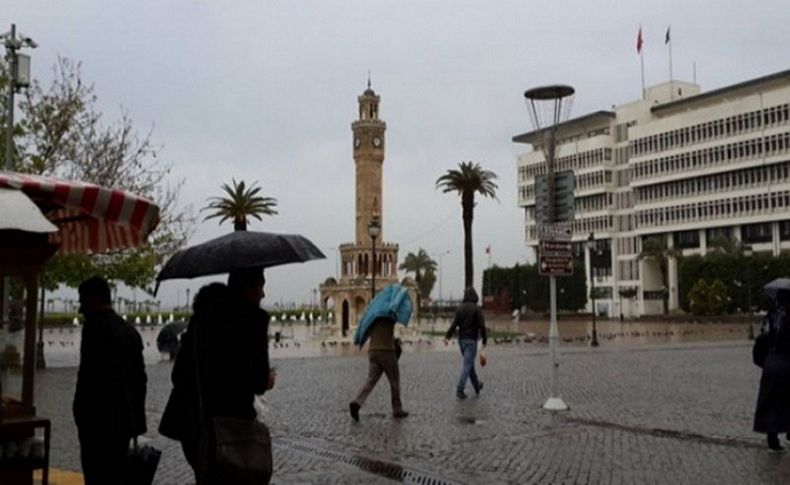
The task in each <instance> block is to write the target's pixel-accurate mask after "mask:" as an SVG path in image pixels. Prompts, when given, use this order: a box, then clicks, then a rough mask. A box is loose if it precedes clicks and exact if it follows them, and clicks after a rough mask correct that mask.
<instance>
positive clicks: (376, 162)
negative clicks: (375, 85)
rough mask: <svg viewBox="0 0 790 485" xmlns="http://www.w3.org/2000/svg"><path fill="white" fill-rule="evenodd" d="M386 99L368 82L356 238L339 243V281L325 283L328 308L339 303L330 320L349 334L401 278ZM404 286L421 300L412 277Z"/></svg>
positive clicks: (356, 136)
mask: <svg viewBox="0 0 790 485" xmlns="http://www.w3.org/2000/svg"><path fill="white" fill-rule="evenodd" d="M380 101H381V97H380V96H379V95H377V94H376V92H375V91H373V89H371V87H370V80H368V88H367V89H366V90H365V92H363V93H362V94H361V95H360V96H358V97H357V102H358V104H359V116H358V118H357V119H356V120H354V121H353V122H352V123H351V133H352V138H351V149H352V153H353V157H354V170H355V182H356V186H355V187H356V191H355V194H354V197H355V224H354V228H355V234H354V242H349V243H344V244H341V245H340V247H339V252H340V274H339V275H338V276H339V280H338V279H335V278H331V277H330V278H327V279H326V281H324V283H323V284H322V285H321V305H322V307H323V308H324V309H327V310H328V309H329V308H328V307H329V306H332V307H333V308H332V310H331V311H332V312H333V317H332V318H331V319H330V320H329V323H330V324H331V325H332V328H333V329H335V330H337V331H339V333H341V335H342V336H344V337H346V336H350V334H351V333H352V332H353V331H354V328H355V327H356V325H357V323H358V322H359V320H360V319H361V318H362V314H363V313H364V312H365V308H367V306H368V304H369V303H370V300H371V298H372V296H371V294H372V293H374V292H377V291H379V290H381V289H383V288H384V287H386V286H388V285H390V284H392V283H397V282H398V245H397V244H395V243H390V242H386V241H384V211H383V206H384V204H383V197H382V196H383V183H384V182H383V175H382V168H383V165H384V148H385V146H386V144H385V143H384V132H385V131H386V130H387V124H386V123H384V122H383V121H382V120H381V119H379V102H380ZM374 220H375V221H378V223H379V227H380V228H381V230H380V231H379V234H378V235H377V236H376V240H375V249H374V245H373V243H374V241H373V240H372V239H371V237H370V233H369V229H368V226H369V225H370V223H371V222H372V221H374ZM374 282H375V283H374ZM374 284H375V288H374V286H373V285H374ZM403 284H404V285H405V286H406V287H407V288H408V289H409V294H410V296H411V298H412V301H415V302H416V301H417V291H416V290H417V288H416V285H415V284H414V283H413V281H412V280H411V279H410V278H407V279H406V280H405V281H404V282H403ZM415 310H416V309H415ZM415 316H416V311H415Z"/></svg>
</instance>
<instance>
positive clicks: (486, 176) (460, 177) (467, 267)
mask: <svg viewBox="0 0 790 485" xmlns="http://www.w3.org/2000/svg"><path fill="white" fill-rule="evenodd" d="M496 179H497V175H496V174H495V173H494V172H491V171H490V170H484V169H483V168H482V167H480V164H479V163H474V162H471V161H470V162H461V163H459V164H458V169H451V170H447V173H445V174H444V175H442V176H441V177H439V178H438V179H436V188H437V189H441V190H442V192H443V193H445V194H446V193H448V192H457V193H458V195H459V196H460V197H461V217H462V219H463V224H464V287H465V288H469V287H471V286H473V282H474V262H473V253H472V219H473V218H474V210H475V194H480V195H482V196H483V197H491V198H492V199H496V200H497V201H498V200H499V199H498V198H497V196H496V191H497V189H498V188H499V186H497V184H496V182H494V180H496Z"/></svg>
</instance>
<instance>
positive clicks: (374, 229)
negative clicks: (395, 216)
mask: <svg viewBox="0 0 790 485" xmlns="http://www.w3.org/2000/svg"><path fill="white" fill-rule="evenodd" d="M368 234H369V235H370V240H371V241H372V243H373V245H372V249H373V251H372V256H373V257H372V260H371V262H370V263H371V272H370V273H371V279H370V301H373V298H374V297H375V296H376V238H377V237H379V234H381V224H380V223H379V219H378V217H374V218H373V219H371V220H370V224H368Z"/></svg>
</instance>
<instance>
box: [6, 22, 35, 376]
mask: <svg viewBox="0 0 790 485" xmlns="http://www.w3.org/2000/svg"><path fill="white" fill-rule="evenodd" d="M0 39H2V40H3V45H4V46H5V52H6V62H7V65H8V78H9V80H8V95H7V97H6V129H5V169H6V170H8V171H11V170H13V168H14V164H13V163H12V157H13V154H14V149H13V146H14V94H15V93H16V92H17V91H18V90H19V89H20V88H25V87H28V86H30V57H29V56H27V55H26V54H19V53H18V52H17V51H18V50H19V49H21V48H22V47H30V48H31V49H35V48H36V47H38V44H36V41H34V40H33V39H31V38H30V37H26V36H24V35H22V34H19V37H17V35H16V25H15V24H11V30H10V31H8V32H6V33H5V34H0ZM2 283H3V289H2V301H0V303H2V307H0V322H4V321H7V320H8V309H9V306H10V305H9V303H10V301H11V298H10V296H11V294H10V289H11V278H9V277H8V276H6V277H4V278H3V279H2ZM43 331H44V321H43V318H39V330H38V334H39V340H38V343H37V344H36V353H37V354H38V356H39V357H37V361H38V364H39V366H40V367H42V368H43V367H44V338H43Z"/></svg>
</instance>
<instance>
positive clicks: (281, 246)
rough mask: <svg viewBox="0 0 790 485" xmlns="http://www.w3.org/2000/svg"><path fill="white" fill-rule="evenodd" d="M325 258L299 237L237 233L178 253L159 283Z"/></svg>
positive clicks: (319, 251) (169, 262) (295, 235)
mask: <svg viewBox="0 0 790 485" xmlns="http://www.w3.org/2000/svg"><path fill="white" fill-rule="evenodd" d="M325 257H326V256H324V253H322V252H321V250H319V249H318V248H317V247H316V246H315V244H313V243H311V242H310V241H309V240H308V239H307V238H305V237H303V236H299V235H297V234H274V233H269V232H255V231H235V232H232V233H230V234H227V235H225V236H221V237H218V238H216V239H212V240H210V241H206V242H204V243H202V244H198V245H196V246H191V247H188V248H186V249H183V250H181V251H179V252H177V253H176V254H174V255H173V257H172V258H170V259H169V260H168V261H167V263H165V266H164V268H162V271H160V272H159V275H158V276H157V277H156V279H157V282H159V281H162V280H172V279H178V278H195V277H198V276H206V275H214V274H223V273H229V272H231V271H232V270H234V269H242V268H250V267H256V266H262V267H264V268H269V267H271V266H278V265H281V264H288V263H302V262H305V261H310V260H312V259H323V258H325Z"/></svg>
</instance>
